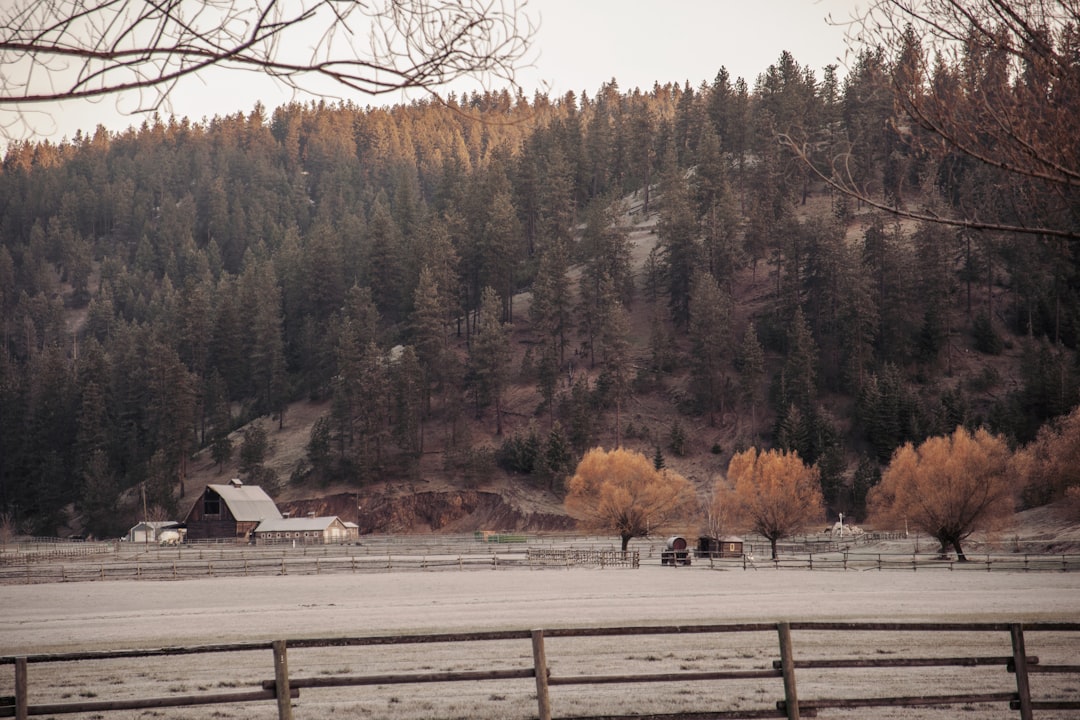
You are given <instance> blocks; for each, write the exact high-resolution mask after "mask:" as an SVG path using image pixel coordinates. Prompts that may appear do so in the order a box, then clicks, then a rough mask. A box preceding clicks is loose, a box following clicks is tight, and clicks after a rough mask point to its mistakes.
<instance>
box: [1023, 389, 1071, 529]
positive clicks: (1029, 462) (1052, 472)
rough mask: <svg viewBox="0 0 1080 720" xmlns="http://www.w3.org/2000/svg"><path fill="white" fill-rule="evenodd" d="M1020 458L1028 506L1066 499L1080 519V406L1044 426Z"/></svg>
mask: <svg viewBox="0 0 1080 720" xmlns="http://www.w3.org/2000/svg"><path fill="white" fill-rule="evenodd" d="M1017 459H1018V462H1017V466H1018V470H1019V472H1018V475H1019V476H1020V477H1021V478H1023V481H1024V498H1023V499H1024V504H1025V505H1027V506H1033V505H1046V504H1049V503H1052V502H1057V501H1060V500H1062V499H1065V500H1066V501H1067V502H1068V504H1069V505H1071V506H1072V507H1071V509H1072V511H1073V512H1074V514H1075V515H1076V516H1077V517H1080V407H1077V408H1075V409H1074V410H1073V411H1072V412H1071V413H1069V414H1068V415H1066V416H1065V417H1062V418H1058V419H1056V420H1054V421H1052V422H1050V423H1048V424H1046V425H1044V426H1043V427H1042V428H1041V429H1040V430H1039V435H1038V437H1036V438H1035V441H1034V442H1033V443H1031V444H1030V445H1028V446H1027V447H1026V448H1024V450H1023V451H1021V452H1020V453H1017Z"/></svg>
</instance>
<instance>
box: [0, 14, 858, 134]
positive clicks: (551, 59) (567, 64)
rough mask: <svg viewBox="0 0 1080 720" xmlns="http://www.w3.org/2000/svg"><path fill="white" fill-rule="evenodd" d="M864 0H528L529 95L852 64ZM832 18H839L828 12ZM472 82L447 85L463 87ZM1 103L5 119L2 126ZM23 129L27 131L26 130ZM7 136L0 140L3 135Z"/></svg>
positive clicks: (36, 122) (245, 106)
mask: <svg viewBox="0 0 1080 720" xmlns="http://www.w3.org/2000/svg"><path fill="white" fill-rule="evenodd" d="M867 2H868V0H755V1H754V2H750V1H749V0H529V2H528V4H527V5H526V8H525V10H526V13H527V14H528V15H529V16H530V17H531V18H532V20H533V21H534V22H536V23H538V28H537V31H536V35H535V37H534V41H533V45H532V48H531V50H530V52H529V54H528V56H527V58H528V60H529V62H528V64H527V65H526V66H524V67H522V68H520V69H519V71H518V75H517V80H518V83H519V84H520V86H521V87H522V89H523V91H524V92H525V95H526V96H527V97H531V95H532V94H533V93H534V92H535V91H537V90H542V91H546V92H547V93H548V94H549V95H550V96H551V97H559V96H562V95H564V94H565V93H566V92H567V91H571V90H572V91H574V92H575V93H577V94H579V95H580V94H581V93H582V92H584V93H585V94H587V95H589V96H590V97H591V96H594V95H595V94H596V92H597V90H599V88H600V86H601V84H602V83H604V82H608V81H610V80H611V79H612V78H614V79H615V80H616V81H617V82H618V85H619V88H620V89H621V90H622V91H624V92H625V91H629V90H632V89H633V88H635V87H637V88H640V89H642V90H649V89H651V88H652V86H653V83H654V82H660V83H661V84H663V83H666V82H678V83H680V84H682V83H684V82H687V81H688V82H689V83H690V84H691V85H692V86H694V87H698V86H700V85H701V84H702V83H703V82H704V83H711V82H712V80H713V78H715V77H716V74H717V72H718V71H719V69H720V68H721V67H726V68H727V70H728V73H729V74H730V76H731V77H732V79H734V78H737V77H742V78H744V79H745V80H746V81H747V83H748V84H749V85H750V87H751V88H752V87H753V85H754V80H755V79H756V77H757V75H758V74H759V73H762V72H764V71H765V70H766V69H767V68H768V66H769V65H770V64H773V63H775V62H776V61H777V59H778V58H779V57H780V54H781V52H783V51H784V50H787V51H789V52H791V53H792V55H793V56H794V57H795V59H796V61H798V62H799V63H800V64H801V65H803V66H806V67H810V68H812V69H813V70H814V71H815V72H816V73H817V76H818V78H820V77H821V75H822V69H823V68H824V67H825V66H826V65H829V64H837V65H839V66H840V73H841V75H842V74H843V72H844V67H845V64H846V62H847V60H846V55H847V44H846V43H845V28H844V27H843V25H842V23H843V22H844V21H846V20H848V19H850V18H851V16H852V14H853V13H854V12H857V10H858V9H859V8H865V6H866V4H867ZM830 16H831V17H832V22H830V21H828V20H827V18H829V17H830ZM475 87H476V86H475V83H474V84H472V85H471V86H470V85H459V86H454V87H451V88H450V89H451V90H456V91H458V92H462V91H468V90H470V89H475ZM293 99H296V100H300V101H305V100H307V99H310V98H307V97H303V96H301V97H294V96H293V95H292V93H291V91H290V90H287V89H284V88H281V87H278V86H277V85H275V84H274V83H273V81H271V80H270V79H269V78H266V77H264V76H261V75H257V74H253V73H247V72H239V71H222V70H218V71H215V72H212V73H209V74H206V75H204V76H202V77H199V78H189V79H187V80H185V81H184V82H182V83H181V84H180V85H179V86H178V87H176V88H175V89H174V90H173V92H172V94H171V96H170V100H171V108H166V109H165V110H164V111H163V112H162V114H163V115H164V116H168V115H169V114H173V115H175V116H176V117H178V118H182V117H187V118H188V119H190V120H192V121H193V122H198V121H201V120H203V119H209V118H211V117H213V116H215V115H226V114H233V113H236V112H244V113H247V112H250V110H251V109H252V108H253V107H254V105H255V103H256V102H262V104H263V105H264V106H265V107H267V108H268V109H269V110H271V111H272V110H273V108H275V107H278V106H279V105H282V104H284V103H287V102H290V101H291V100H293ZM342 99H346V100H350V101H352V102H354V103H355V104H357V105H360V106H367V105H380V104H393V103H395V102H402V101H407V100H408V98H405V97H402V96H400V95H396V96H381V97H379V98H373V97H370V96H363V95H353V96H343V97H342ZM133 102H134V101H133V100H132V99H131V98H123V97H121V98H119V99H117V98H113V99H106V100H102V101H99V102H93V103H92V102H87V101H78V102H76V101H68V102H65V103H61V104H59V105H57V106H51V107H47V108H42V107H38V108H35V111H34V112H32V113H29V114H24V118H25V119H26V120H27V121H28V123H29V124H30V125H31V126H32V128H33V132H34V133H35V135H34V136H33V137H34V139H45V138H48V139H49V140H52V141H54V142H57V141H60V140H62V139H64V138H67V139H70V138H71V137H73V136H74V134H75V132H76V131H78V130H82V131H83V132H84V133H92V131H93V129H94V128H95V127H96V126H97V125H98V124H99V123H100V124H102V125H104V126H105V127H106V128H108V129H110V130H113V131H121V130H123V129H125V128H127V127H128V126H131V125H136V126H137V125H139V124H141V123H142V121H143V120H144V116H142V115H131V114H126V113H124V112H118V110H117V106H118V105H119V106H120V108H121V109H124V108H127V109H129V110H130V108H131V107H133ZM5 119H10V114H9V115H8V118H5V117H4V113H2V112H0V125H4V124H6V123H4V120H5ZM23 135H24V136H25V131H24V132H23ZM2 141H3V138H0V143H2Z"/></svg>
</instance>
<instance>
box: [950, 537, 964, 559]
mask: <svg viewBox="0 0 1080 720" xmlns="http://www.w3.org/2000/svg"><path fill="white" fill-rule="evenodd" d="M952 546H953V550H955V551H956V561H957V562H967V557H965V555H964V551H963V550H962V549H961V548H960V540H959V539H956V540H953V541H952Z"/></svg>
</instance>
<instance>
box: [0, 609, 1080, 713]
mask: <svg viewBox="0 0 1080 720" xmlns="http://www.w3.org/2000/svg"><path fill="white" fill-rule="evenodd" d="M704 633H707V634H713V635H732V634H739V633H757V634H758V635H757V637H758V638H761V637H768V635H772V636H773V637H774V638H776V640H775V642H777V644H775V645H773V646H772V647H773V649H774V650H775V652H776V655H775V656H774V657H773V659H772V660H771V661H768V653H769V652H770V651H769V649H768V647H764V648H763V653H761V655H763V656H764V657H765V659H766V660H765V664H764V665H762V664H758V665H757V666H755V667H752V668H748V669H745V668H743V669H716V670H704V671H700V670H698V671H687V670H685V669H681V670H679V671H673V672H661V673H648V674H641V673H634V674H611V675H604V674H567V675H561V674H557V673H552V671H551V666H550V664H549V662H548V647H547V645H546V640H548V639H554V638H559V639H563V638H600V637H621V638H629V637H630V636H638V637H641V636H672V635H679V636H684V637H685V636H687V635H690V634H704ZM762 633H765V635H764V636H763V635H762ZM808 633H829V634H839V633H856V634H864V633H865V634H875V633H876V634H888V633H893V634H896V633H900V634H904V635H907V634H912V633H923V634H925V635H926V636H927V639H926V641H925V643H924V644H920V645H919V647H924V646H925V647H928V648H934V649H936V650H937V651H938V652H940V650H941V647H942V646H944V647H948V643H949V640H948V639H947V636H946V635H945V634H949V633H958V634H962V635H966V634H976V635H982V636H986V635H989V636H990V637H991V638H995V637H1000V639H1001V642H1000V647H1001V648H1003V649H1005V652H1003V653H1002V654H1001V655H973V656H966V657H945V656H940V655H934V656H931V657H897V656H878V657H866V656H865V654H861V653H857V654H856V655H855V656H851V655H850V654H849V655H848V656H844V657H812V658H808V657H806V653H802V652H800V653H799V655H798V659H796V649H797V646H796V643H795V642H794V640H793V635H795V634H808ZM1063 636H1065V637H1067V638H1068V642H1067V643H1066V645H1065V646H1063V647H1059V648H1057V652H1058V655H1061V656H1063V657H1065V658H1071V659H1072V661H1071V663H1059V664H1046V663H1040V661H1039V657H1038V656H1033V655H1029V654H1028V650H1027V642H1028V639H1029V638H1036V639H1035V641H1034V642H1033V645H1037V644H1038V642H1039V641H1038V639H1037V638H1040V637H1042V638H1047V637H1053V638H1055V639H1057V640H1058V641H1059V644H1060V640H1061V638H1062V637H1063ZM894 637H895V635H894ZM953 637H955V636H953ZM939 638H941V639H940V640H939ZM496 640H498V641H514V642H517V641H520V642H529V643H531V657H532V663H531V666H524V665H522V664H521V663H517V664H514V663H511V662H507V665H506V666H504V667H492V665H494V664H495V663H496V662H497V661H498V660H499V659H500V656H499V655H497V654H486V653H484V652H483V651H482V649H480V648H479V647H476V648H475V649H473V648H472V646H473V645H474V644H476V645H479V644H481V643H485V642H490V641H496ZM662 642H663V640H662V639H661V640H658V641H656V642H655V643H654V646H655V647H657V648H658V649H659V650H662V649H663V648H662V645H661V643H662ZM668 642H672V641H671V640H669V641H668ZM432 643H447V644H452V645H456V646H460V645H469V646H470V647H468V648H465V650H466V652H465V655H466V656H467V657H469V658H473V659H474V660H475V659H476V658H481V661H480V664H482V665H486V667H473V668H472V669H468V670H461V669H455V670H437V669H433V668H430V667H429V666H427V665H425V666H424V671H423V672H404V673H389V674H387V673H383V674H371V675H350V674H344V673H341V674H333V675H330V676H322V675H316V676H303V677H297V676H295V675H293V674H290V671H289V661H288V657H289V652H290V651H293V652H297V651H303V650H307V649H312V648H331V647H332V648H365V647H366V648H374V647H376V646H390V645H393V646H407V645H425V644H426V645H430V644H432ZM991 647H994V648H996V647H998V645H996V644H992V645H991ZM266 650H269V651H270V655H269V656H268V657H267V664H268V674H269V671H272V673H273V677H272V678H269V677H267V678H266V679H265V680H262V681H261V682H259V683H258V688H257V689H250V690H235V691H230V692H204V693H201V694H193V695H173V696H167V697H145V698H125V699H116V700H109V699H96V698H97V693H96V692H95V693H93V696H94V697H95V699H93V700H84V701H77V702H63V703H48V704H35V703H31V702H30V697H29V696H30V689H29V688H30V672H29V668H30V666H32V665H35V664H39V663H89V662H93V661H101V660H115V659H117V658H140V659H147V658H160V659H161V661H162V662H163V663H164V662H168V661H169V660H168V658H169V657H175V656H178V655H192V654H210V653H214V654H223V653H233V652H249V653H250V652H251V651H266ZM417 655H418V656H425V655H426V653H417ZM510 655H511V656H513V657H521V654H520V653H510ZM1078 657H1080V623H1072V622H1070V623H1031V624H1020V623H828V622H824V623H823V622H806V623H788V622H781V623H777V624H766V623H757V624H742V625H691V626H637V627H601V628H595V627H594V628H557V629H548V630H511V631H494V632H476V633H457V634H454V633H451V634H438V635H390V636H375V637H353V638H309V639H297V640H287V641H286V640H275V641H273V642H269V643H266V642H262V643H238V644H228V645H204V646H194V647H169V648H160V649H148V650H111V651H98V652H80V653H66V654H42V655H28V656H18V657H16V656H8V657H0V664H3V665H13V666H14V670H15V682H14V695H13V696H9V697H6V698H0V717H15V718H17V719H18V720H25V718H28V717H30V716H38V715H62V714H72V713H106V712H112V711H120V710H135V709H150V708H164V707H186V706H196V705H222V704H233V703H246V702H254V701H263V702H274V703H276V705H277V716H278V718H279V720H292V718H293V709H294V708H293V703H292V700H293V699H297V698H299V697H300V693H301V692H302V691H304V692H307V691H311V692H316V691H318V690H319V689H326V688H349V687H361V686H369V687H375V686H378V687H380V688H382V689H384V690H385V689H386V688H387V687H388V686H396V685H414V686H415V685H421V684H426V683H463V682H469V683H476V682H501V683H506V682H508V681H509V682H513V681H518V680H528V681H532V683H534V684H535V699H536V707H537V715H536V717H538V718H539V719H540V720H551V718H553V717H556V716H555V715H554V711H553V704H554V702H553V701H554V700H556V699H557V698H555V697H553V696H554V695H557V693H558V691H555V692H554V693H553V692H552V689H553V688H557V687H561V686H574V685H576V686H586V687H588V686H599V685H610V684H624V685H635V684H643V683H725V682H728V681H736V682H738V683H739V684H740V685H741V684H743V683H744V682H746V681H749V680H756V681H767V682H774V683H775V686H774V690H773V693H772V695H773V698H774V699H773V700H772V701H771V702H769V700H768V698H761V699H760V701H761V702H760V703H759V707H756V708H740V709H716V708H712V709H710V708H703V709H685V710H682V711H680V712H676V713H665V714H663V715H662V716H661V715H656V714H650V715H644V714H635V715H618V716H613V715H604V716H602V717H603V718H604V719H605V720H613V718H615V717H619V718H627V720H630V719H632V718H637V719H638V720H641V719H643V718H653V719H654V720H655V719H656V718H658V717H663V718H664V720H704V719H705V718H712V719H719V718H766V717H776V718H788V719H789V720H795V719H797V718H800V717H816V716H818V714H819V713H826V712H827V711H829V710H843V709H851V708H874V707H892V706H898V705H899V706H919V707H939V708H955V707H957V706H960V707H962V708H963V709H967V710H970V709H971V708H972V706H974V705H979V704H987V705H992V706H999V708H1008V709H1011V710H1013V711H1016V712H1017V713H1018V717H1019V718H1021V720H1033V718H1035V716H1036V713H1037V712H1042V711H1080V691H1078V690H1077V680H1076V678H1077V677H1080V665H1077V664H1072V663H1075V662H1076V658H1078ZM504 661H505V660H504ZM474 664H475V663H474ZM995 666H996V667H998V668H1000V669H1002V670H1005V671H1007V673H1011V674H1012V676H1013V679H1012V680H1008V681H1007V680H1006V678H1008V675H1006V674H1003V675H1001V676H996V675H995V676H994V677H995V678H997V679H996V680H993V682H994V683H996V684H997V685H998V687H996V689H995V690H994V691H992V692H988V691H986V689H985V687H980V688H977V689H976V690H971V689H970V688H968V689H965V688H964V687H949V688H947V689H948V690H950V691H951V692H949V693H942V694H920V695H914V696H903V697H884V696H881V695H878V694H865V693H868V692H871V691H872V690H873V689H874V688H876V687H879V686H880V687H887V686H888V684H887V683H885V682H884V681H885V680H893V679H894V678H895V676H896V674H898V673H903V672H904V671H905V670H915V669H919V668H931V669H934V670H933V671H934V672H935V673H939V672H942V670H941V669H943V668H954V669H961V670H974V669H976V668H983V669H985V668H987V667H991V668H992V667H995ZM852 669H855V670H857V671H858V672H859V673H861V674H859V675H858V677H859V678H860V680H858V681H857V682H858V683H861V684H860V685H859V687H860V688H861V689H862V691H863V693H864V694H862V695H860V696H858V697H852V696H846V697H839V698H838V697H831V698H830V697H827V696H826V697H815V696H805V695H806V693H803V694H802V695H800V693H799V692H798V689H797V688H798V687H799V683H798V682H797V680H798V679H799V678H801V677H802V676H803V675H804V674H805V673H812V674H825V677H824V678H823V680H821V681H819V682H818V683H817V684H816V685H811V686H812V687H818V688H829V689H831V688H833V687H834V685H833V684H832V683H831V682H830V681H829V677H828V673H837V672H841V671H851V670H852ZM797 671H799V672H797ZM867 671H870V672H873V671H880V672H879V673H878V675H877V676H876V677H874V676H872V675H870V674H866V673H867ZM1040 674H1041V675H1043V676H1054V677H1059V678H1067V679H1066V680H1064V681H1063V682H1061V683H1059V684H1058V685H1057V686H1056V688H1057V689H1056V690H1054V691H1053V692H1052V694H1051V695H1050V696H1038V695H1036V694H1033V692H1032V683H1031V678H1032V677H1033V676H1036V675H1040ZM797 675H798V676H799V677H797ZM953 681H954V682H958V680H957V679H956V678H954V679H953ZM762 703H764V704H763V705H762ZM426 717H431V715H427V716H426ZM560 717H565V716H560ZM600 717H601V716H586V717H582V718H577V719H576V720H588V719H589V718H600ZM867 717H873V716H872V715H869V716H867Z"/></svg>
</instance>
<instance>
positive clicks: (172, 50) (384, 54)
mask: <svg viewBox="0 0 1080 720" xmlns="http://www.w3.org/2000/svg"><path fill="white" fill-rule="evenodd" d="M526 2H527V0H451V1H449V2H437V1H435V0H12V1H10V2H5V3H3V5H2V9H0V66H3V68H4V71H3V73H0V110H3V109H9V110H15V111H17V115H16V117H18V118H22V113H23V112H25V111H26V109H28V108H29V107H31V106H38V105H40V104H42V103H48V102H54V101H58V100H67V99H73V98H83V99H94V98H102V97H109V96H118V95H119V94H120V93H125V94H127V95H128V96H130V95H132V94H134V96H135V98H136V99H137V111H145V110H156V109H158V108H161V107H163V106H164V107H167V106H168V97H169V93H170V92H171V91H172V89H173V88H174V87H175V86H176V84H177V82H178V81H180V80H181V79H183V78H185V77H188V76H191V75H195V74H197V73H199V72H200V71H204V70H206V69H207V68H211V67H223V68H230V69H239V70H249V71H257V72H262V73H265V74H267V75H269V76H271V77H273V78H275V79H276V80H278V81H279V82H281V83H283V84H284V85H285V86H286V87H289V88H292V89H294V90H303V91H306V92H309V93H315V94H327V95H332V96H335V97H337V96H342V95H345V94H348V93H351V92H359V93H363V94H366V95H381V94H385V93H389V92H392V91H397V90H404V89H419V90H423V91H429V92H432V91H434V90H435V89H436V88H438V87H440V86H442V85H445V84H446V83H449V82H451V81H453V80H456V79H458V78H461V77H464V76H472V77H476V78H478V79H492V78H494V79H500V80H506V81H509V82H511V84H512V83H513V80H514V71H515V67H516V66H517V65H518V63H520V62H522V61H523V59H524V57H525V54H526V53H527V52H528V49H529V46H530V43H531V40H532V37H533V33H534V27H533V25H532V24H531V22H530V21H529V19H528V18H527V17H526V16H525V14H524V12H523V10H524V7H525V4H526ZM20 121H22V122H25V121H24V120H15V121H13V122H20ZM11 124H12V122H9V123H8V125H9V127H6V128H3V129H2V130H0V133H5V134H6V133H7V131H10V129H11V128H10V125H11Z"/></svg>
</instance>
